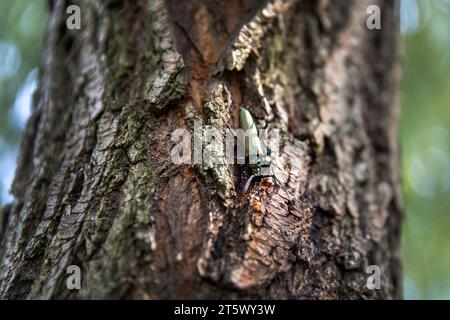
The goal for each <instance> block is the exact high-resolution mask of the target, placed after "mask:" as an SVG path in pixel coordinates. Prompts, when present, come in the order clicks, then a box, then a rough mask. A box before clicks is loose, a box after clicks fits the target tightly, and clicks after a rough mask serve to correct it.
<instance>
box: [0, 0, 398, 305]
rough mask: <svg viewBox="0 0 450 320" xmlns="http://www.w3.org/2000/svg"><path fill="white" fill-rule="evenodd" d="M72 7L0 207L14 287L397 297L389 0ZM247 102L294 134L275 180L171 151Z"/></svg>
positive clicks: (56, 16)
mask: <svg viewBox="0 0 450 320" xmlns="http://www.w3.org/2000/svg"><path fill="white" fill-rule="evenodd" d="M69 4H70V3H67V2H65V1H58V2H55V3H54V4H53V5H52V6H51V8H50V31H49V34H48V37H47V44H46V53H45V55H44V59H43V64H42V68H41V74H40V84H39V89H38V90H37V92H36V94H35V96H34V112H33V115H32V117H31V119H30V120H29V123H28V126H27V131H26V134H25V136H24V138H23V143H22V147H21V153H20V158H19V161H18V168H17V171H16V177H15V180H14V183H13V186H12V193H13V195H14V198H15V199H14V202H13V203H12V204H10V205H8V206H6V207H5V208H4V209H3V214H2V216H1V217H2V219H1V221H2V223H1V226H0V239H1V247H0V256H1V261H2V265H1V269H0V281H1V282H0V296H1V297H2V298H4V299H5V298H7V299H11V298H32V299H36V298H38V299H40V298H43V299H48V298H129V299H130V298H132V299H133V298H151V299H164V298H182V299H183V298H195V299H204V298H212V299H216V298H217V299H223V298H233V299H234V298H257V299H258V298H266V299H272V298H273V299H287V298H289V299H323V298H325V299H336V298H346V299H347V298H351V299H353V298H369V299H374V298H399V297H401V267H400V258H399V241H400V228H401V216H402V214H401V210H402V209H401V194H400V170H399V149H398V141H397V136H396V134H397V120H398V114H399V108H398V102H397V100H398V99H397V98H398V94H397V93H398V90H397V89H398V82H399V74H400V72H399V68H398V60H399V59H398V44H397V40H398V35H397V31H396V30H397V17H396V11H395V2H394V1H375V0H371V1H361V0H358V1H348V0H340V1H334V0H333V1H331V0H319V1H316V0H303V1H290V0H286V1H282V0H270V1H257V0H245V1H244V0H228V1H218V0H192V1H176V0H166V1H165V2H164V1H163V0H136V1H123V2H122V1H115V0H110V1H79V2H75V4H78V5H79V6H80V7H81V19H82V28H81V30H68V29H67V28H66V18H67V15H66V8H67V6H68V5H69ZM371 4H377V5H379V7H380V8H381V23H382V25H381V26H382V28H381V30H369V29H368V28H366V19H367V17H368V14H367V12H366V10H367V7H368V6H369V5H371ZM244 104H245V105H248V106H249V108H250V111H251V112H252V113H253V114H254V116H255V118H256V120H257V124H258V126H262V125H263V123H264V121H263V118H264V113H262V112H261V110H262V109H263V108H265V109H266V110H267V112H268V115H269V119H270V121H269V127H268V130H269V131H270V130H275V129H278V130H280V137H281V141H280V152H279V154H278V156H277V157H276V159H275V160H274V162H273V163H272V168H273V171H274V173H275V175H276V176H277V178H278V179H279V180H280V181H281V183H276V182H275V181H274V180H275V179H273V178H265V179H262V180H260V181H256V182H255V183H254V184H252V186H251V188H250V190H249V192H247V193H243V192H242V185H243V181H244V180H245V177H246V176H245V169H243V168H242V167H239V166H237V165H229V166H226V165H220V164H193V165H187V164H184V165H177V164H174V163H173V162H172V161H171V150H172V148H173V146H174V145H175V144H176V143H177V142H176V141H172V132H173V131H174V130H175V129H178V128H186V129H188V130H189V131H190V132H193V130H194V122H195V120H202V122H203V124H204V125H214V126H215V127H216V128H219V129H220V130H222V131H223V132H225V130H226V129H227V123H226V122H228V123H229V124H230V125H231V126H232V127H235V128H237V127H238V112H239V107H240V106H241V105H244ZM199 135H201V131H200V132H198V131H197V132H196V134H195V135H194V138H195V137H197V138H198V136H199ZM194 138H193V139H194ZM69 265H77V266H79V267H80V268H81V275H82V280H81V290H69V289H68V288H67V287H66V280H67V277H68V274H67V272H66V271H67V267H68V266H69ZM369 265H377V266H379V267H380V268H381V288H380V289H378V290H377V289H375V290H370V289H369V288H368V287H367V285H366V284H367V279H368V277H369V276H370V274H368V273H367V267H368V266H369Z"/></svg>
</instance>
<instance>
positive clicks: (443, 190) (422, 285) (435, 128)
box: [0, 0, 450, 299]
mask: <svg viewBox="0 0 450 320" xmlns="http://www.w3.org/2000/svg"><path fill="white" fill-rule="evenodd" d="M400 14H401V24H402V33H403V40H404V41H403V42H404V43H403V44H404V45H403V47H404V53H405V55H404V62H405V67H404V81H403V86H402V119H401V144H402V150H403V178H404V185H403V186H404V198H405V206H406V221H405V225H404V234H403V253H404V261H403V263H404V264H403V265H404V273H405V281H404V284H405V290H404V293H405V298H413V299H414V298H423V299H428V298H431V299H450V216H449V214H450V212H449V209H450V197H449V191H450V112H449V107H450V105H449V102H450V0H436V1H434V0H402V2H401V10H400ZM47 25H48V23H47V13H46V1H44V0H2V1H0V112H1V114H2V116H1V118H0V172H1V175H0V205H2V204H4V203H5V202H7V201H10V200H11V197H10V195H8V193H7V188H8V187H9V184H10V183H11V181H12V177H13V175H14V167H15V158H16V156H17V146H18V143H19V141H20V135H21V132H22V131H23V127H24V122H25V120H26V118H27V117H28V115H29V107H30V96H31V93H32V91H33V88H34V86H35V85H36V82H35V78H36V74H37V72H36V68H37V67H38V66H39V65H40V61H41V57H42V55H43V52H42V49H43V38H44V34H45V30H46V28H47Z"/></svg>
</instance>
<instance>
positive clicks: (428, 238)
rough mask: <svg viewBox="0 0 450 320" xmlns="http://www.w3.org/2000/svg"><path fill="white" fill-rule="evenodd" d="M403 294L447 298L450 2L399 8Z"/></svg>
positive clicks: (408, 2)
mask: <svg viewBox="0 0 450 320" xmlns="http://www.w3.org/2000/svg"><path fill="white" fill-rule="evenodd" d="M401 14H402V16H401V17H402V31H403V39H404V41H403V42H404V46H403V47H404V74H403V86H402V118H401V145H402V161H403V189H404V197H405V206H406V221H405V224H404V232H403V256H404V260H403V264H404V276H405V279H404V284H405V286H404V289H405V290H404V293H405V297H406V298H412V299H420V298H423V299H450V212H449V209H450V197H449V195H450V194H449V192H450V1H448V0H440V1H432V0H422V1H413V0H404V1H403V3H402V12H401Z"/></svg>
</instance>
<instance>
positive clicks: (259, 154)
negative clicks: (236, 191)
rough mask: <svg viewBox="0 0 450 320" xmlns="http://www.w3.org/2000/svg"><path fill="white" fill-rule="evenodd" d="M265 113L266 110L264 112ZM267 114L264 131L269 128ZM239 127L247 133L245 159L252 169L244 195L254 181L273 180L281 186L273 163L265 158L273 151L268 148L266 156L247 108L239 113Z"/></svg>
mask: <svg viewBox="0 0 450 320" xmlns="http://www.w3.org/2000/svg"><path fill="white" fill-rule="evenodd" d="M264 111H265V110H264ZM265 114H266V124H265V126H264V127H263V129H266V128H267V125H268V119H267V112H265ZM239 127H240V128H241V129H243V130H244V131H246V133H247V135H246V138H245V158H246V159H248V164H247V165H246V166H247V167H248V168H249V169H250V177H249V178H248V179H247V181H246V182H245V185H244V189H243V193H246V192H247V191H248V189H249V188H250V186H251V184H252V181H254V180H256V179H262V178H270V177H271V178H273V179H274V180H275V181H276V182H277V184H279V185H281V183H280V181H279V180H278V178H277V177H276V176H275V174H274V173H273V171H272V167H271V162H270V161H265V160H266V159H264V158H263V157H270V155H271V153H272V152H271V150H270V148H269V147H267V152H266V154H265V155H264V152H263V145H262V142H261V140H260V139H259V137H258V130H257V128H256V124H255V120H254V119H253V117H252V115H251V113H250V111H249V110H248V109H247V107H246V106H242V107H241V108H240V111H239Z"/></svg>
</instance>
